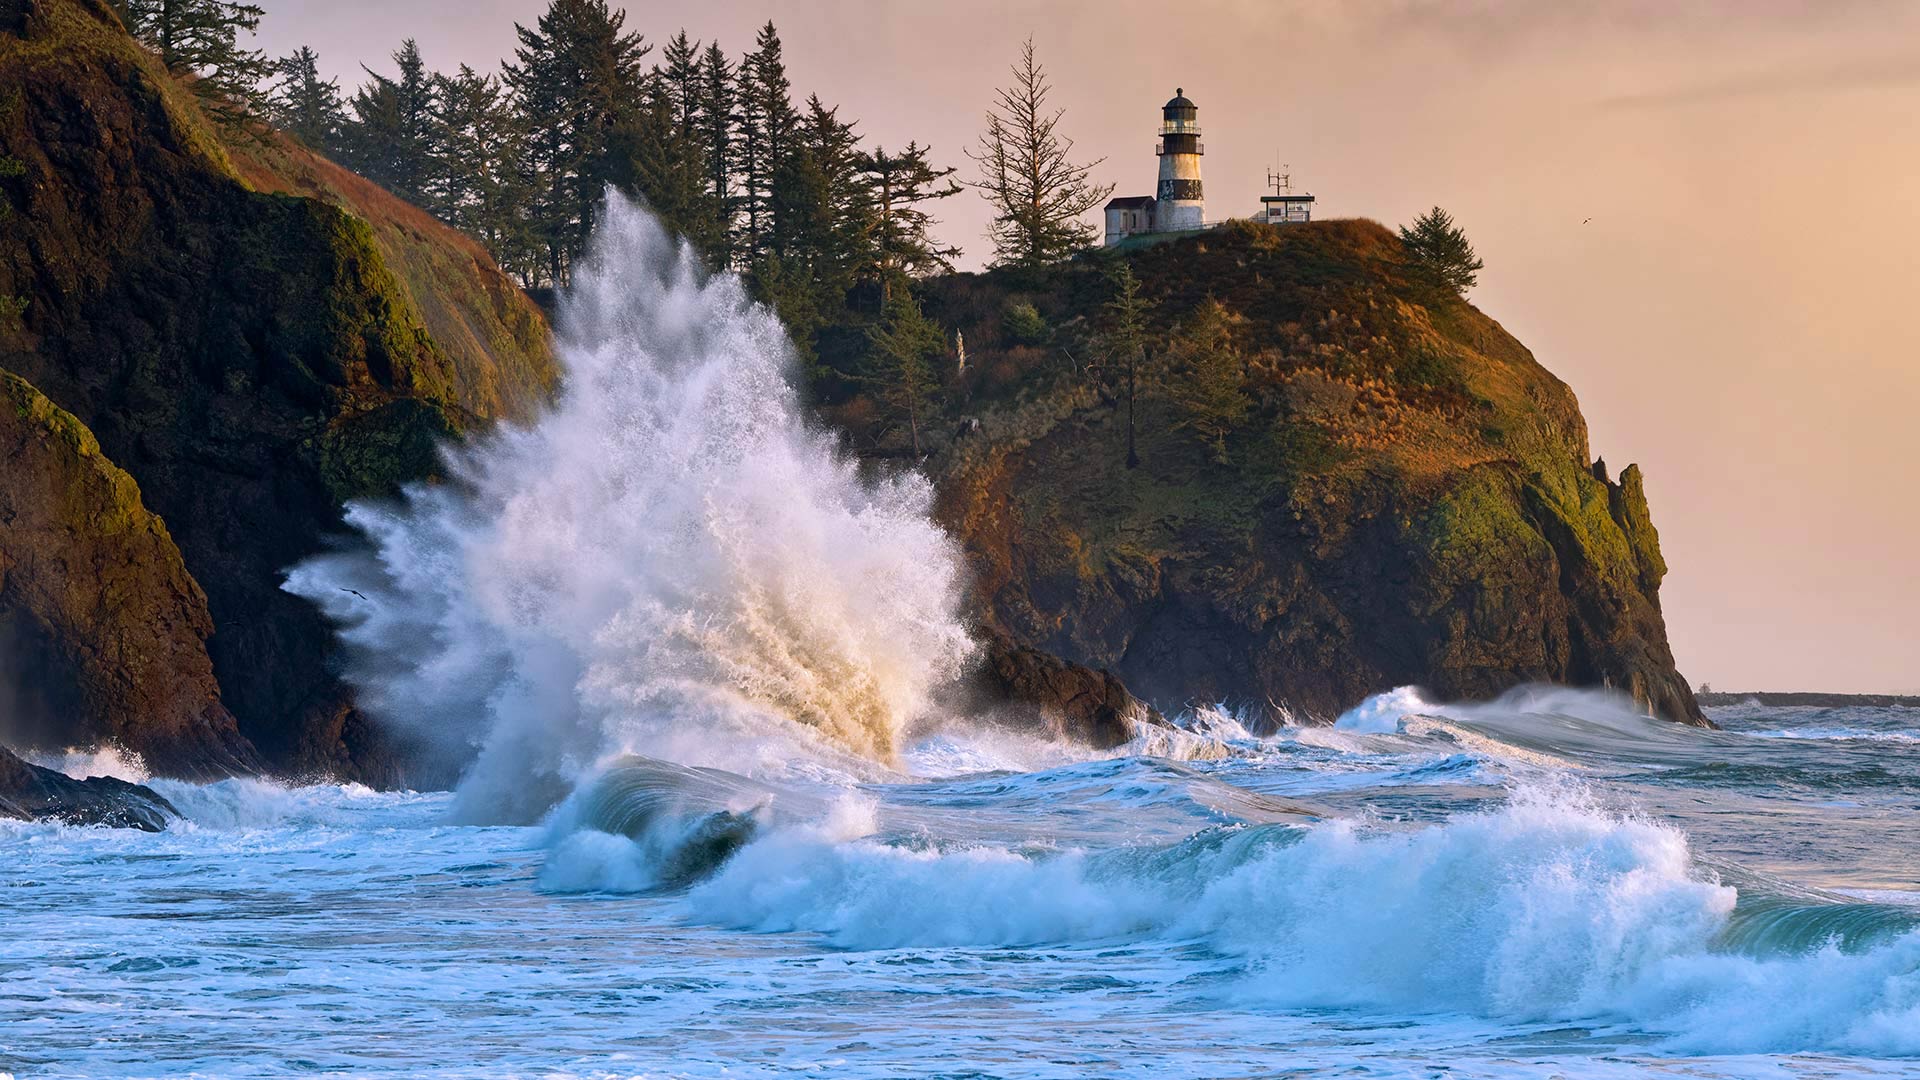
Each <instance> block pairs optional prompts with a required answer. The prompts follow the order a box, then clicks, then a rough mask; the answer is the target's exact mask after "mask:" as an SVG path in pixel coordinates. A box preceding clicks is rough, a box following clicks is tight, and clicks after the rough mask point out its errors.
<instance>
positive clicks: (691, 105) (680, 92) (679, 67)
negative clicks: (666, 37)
mask: <svg viewBox="0 0 1920 1080" xmlns="http://www.w3.org/2000/svg"><path fill="white" fill-rule="evenodd" d="M660 59H661V61H662V63H661V66H660V67H658V68H656V69H655V70H656V71H657V72H658V73H659V77H660V79H661V80H662V82H663V85H664V89H665V91H666V95H667V105H668V108H669V110H670V111H671V113H672V116H673V127H674V134H675V135H676V136H678V137H679V138H682V139H685V140H687V141H688V142H693V141H695V140H697V139H698V138H699V136H698V135H697V133H696V131H695V126H694V125H695V121H696V120H697V119H698V117H699V113H700V93H701V72H700V43H699V42H697V41H688V40H687V32H686V31H685V30H682V31H680V32H679V33H678V34H675V35H674V36H673V38H672V40H670V41H668V42H667V45H666V48H664V49H662V50H661V51H660Z"/></svg>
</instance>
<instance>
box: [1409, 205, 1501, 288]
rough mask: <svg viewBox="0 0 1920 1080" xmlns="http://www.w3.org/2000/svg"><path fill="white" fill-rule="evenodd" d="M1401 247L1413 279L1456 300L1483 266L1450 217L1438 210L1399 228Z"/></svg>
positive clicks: (1478, 276)
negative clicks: (1446, 293)
mask: <svg viewBox="0 0 1920 1080" xmlns="http://www.w3.org/2000/svg"><path fill="white" fill-rule="evenodd" d="M1400 243H1401V244H1403V245H1404V246H1405V247H1406V249H1407V260H1408V262H1409V263H1410V264H1411V268H1412V270H1413V273H1414V276H1415V277H1416V278H1418V279H1419V280H1420V281H1421V282H1423V283H1424V284H1426V285H1428V286H1431V287H1432V288H1435V289H1439V290H1444V291H1446V292H1450V293H1452V294H1453V295H1455V296H1459V295H1461V294H1462V293H1465V292H1466V291H1467V290H1468V289H1471V288H1473V286H1474V284H1475V283H1476V282H1478V281H1479V280H1480V271H1481V269H1482V268H1483V267H1484V266H1485V264H1484V263H1482V262H1481V261H1480V258H1479V256H1477V255H1475V254H1474V253H1473V245H1472V244H1470V243H1468V242H1467V234H1466V233H1465V232H1464V231H1462V230H1461V229H1460V227H1459V226H1457V225H1455V224H1454V223H1453V215H1451V214H1449V213H1447V212H1446V211H1445V210H1442V209H1440V208H1439V207H1437V206H1436V207H1434V208H1433V209H1432V210H1429V211H1427V212H1426V213H1424V214H1422V215H1420V216H1419V217H1417V218H1415V219H1414V220H1413V225H1412V226H1411V227H1409V226H1405V225H1402V226H1401V227H1400Z"/></svg>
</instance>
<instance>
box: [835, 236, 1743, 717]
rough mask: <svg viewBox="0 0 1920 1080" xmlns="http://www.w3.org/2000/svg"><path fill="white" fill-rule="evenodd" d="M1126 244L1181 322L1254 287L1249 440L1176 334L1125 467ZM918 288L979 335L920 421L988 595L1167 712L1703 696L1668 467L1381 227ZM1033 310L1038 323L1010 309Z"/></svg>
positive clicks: (877, 435)
mask: <svg viewBox="0 0 1920 1080" xmlns="http://www.w3.org/2000/svg"><path fill="white" fill-rule="evenodd" d="M1115 259H1125V260H1127V261H1128V262H1129V263H1130V264H1131V265H1132V268H1133V270H1134V272H1135V274H1136V275H1137V276H1138V277H1139V279H1140V280H1141V282H1142V283H1143V285H1142V291H1143V294H1144V295H1145V296H1146V297H1147V298H1148V299H1149V300H1150V301H1151V302H1152V304H1153V318H1152V322H1153V327H1152V329H1153V331H1154V332H1155V333H1156V334H1159V333H1165V332H1170V331H1173V330H1174V329H1176V328H1177V327H1178V326H1179V324H1180V323H1181V322H1182V321H1183V320H1185V319H1187V318H1188V317H1189V316H1190V315H1191V314H1192V313H1193V312H1194V311H1195V310H1196V308H1197V307H1198V306H1199V305H1200V304H1201V303H1202V302H1203V301H1206V300H1208V299H1213V300H1217V301H1219V302H1220V303H1221V304H1223V305H1224V306H1225V307H1226V309H1227V311H1228V323H1229V336H1230V337H1231V340H1232V343H1233V345H1234V347H1235V349H1236V350H1237V351H1238V353H1239V355H1240V357H1241V359H1242V365H1241V370H1242V378H1241V380H1240V385H1239V392H1240V393H1242V394H1244V395H1245V398H1246V409H1245V414H1244V416H1242V417H1241V418H1240V419H1238V420H1237V421H1235V422H1234V423H1233V424H1232V425H1231V429H1230V430H1229V431H1228V432H1227V434H1226V436H1225V439H1224V442H1223V443H1222V444H1221V447H1222V448H1224V455H1225V461H1224V462H1222V461H1221V460H1219V457H1220V454H1219V453H1218V452H1217V448H1216V447H1215V446H1213V445H1212V444H1210V443H1209V442H1208V441H1207V440H1205V439H1202V438H1199V437H1197V436H1196V434H1195V433H1194V431H1193V429H1192V428H1191V427H1189V426H1188V424H1187V422H1186V420H1187V418H1186V416H1185V415H1184V414H1183V413H1182V412H1181V411H1180V408H1179V406H1178V405H1177V404H1176V402H1175V401H1174V394H1173V393H1171V392H1170V391H1171V388H1172V387H1173V386H1175V385H1177V384H1178V382H1179V379H1180V377H1181V373H1180V372H1179V371H1178V370H1175V368H1176V367H1177V365H1176V364H1175V363H1174V362H1172V361H1168V360H1166V359H1165V358H1164V357H1161V358H1153V359H1150V362H1149V363H1148V364H1147V365H1146V371H1145V374H1144V377H1143V380H1142V386H1143V389H1142V391H1141V393H1140V394H1139V399H1138V401H1137V403H1136V413H1137V425H1136V426H1137V433H1138V439H1139V455H1140V464H1139V466H1138V467H1137V468H1131V467H1129V466H1128V464H1127V450H1126V448H1127V434H1126V417H1127V409H1126V407H1125V404H1124V402H1123V401H1122V400H1121V397H1120V396H1119V392H1118V390H1117V389H1116V383H1115V381H1114V380H1113V379H1112V378H1111V377H1110V375H1103V374H1102V373H1101V371H1100V370H1099V368H1100V364H1099V360H1100V357H1101V344H1100V338H1099V331H1100V328H1101V324H1102V322H1103V319H1104V317H1105V316H1104V313H1103V310H1102V305H1103V304H1105V302H1106V301H1107V299H1108V298H1109V296H1110V295H1111V293H1112V288H1113V287H1112V285H1111V283H1110V282H1109V280H1108V279H1107V273H1108V271H1110V270H1111V269H1112V267H1111V265H1110V264H1111V262H1112V261H1113V260H1115ZM922 291H923V292H924V303H925V308H926V311H927V313H928V315H929V316H931V317H933V318H934V319H936V320H937V321H938V322H939V323H940V324H941V325H942V326H943V327H945V328H946V329H947V330H948V331H949V332H950V333H956V332H957V333H958V334H961V335H964V341H965V344H966V353H967V361H966V364H965V367H964V369H963V370H960V371H958V372H957V373H955V374H953V375H952V377H951V379H950V382H949V384H948V385H947V387H946V390H945V395H944V397H943V399H942V404H941V409H942V410H943V413H942V415H941V417H940V418H939V419H936V420H928V419H924V418H923V419H922V420H921V423H920V429H921V431H922V433H923V435H924V434H925V433H926V432H929V431H932V432H934V433H935V434H934V436H933V437H932V439H931V443H932V448H931V456H930V457H929V458H928V460H927V462H926V468H927V469H928V471H929V472H930V474H931V475H932V476H933V477H934V479H935V482H936V484H937V486H938V489H939V492H940V502H939V507H938V511H937V512H938V515H939V518H940V520H941V522H942V523H943V524H945V525H946V526H947V528H948V529H949V530H950V531H951V532H953V534H954V535H955V536H956V537H958V538H959V539H960V540H961V542H962V543H963V544H964V545H965V547H966V551H967V555H968V560H969V566H970V569H971V571H972V580H973V583H974V603H973V609H974V610H975V611H976V612H977V613H978V616H979V618H980V619H981V621H982V622H984V623H985V624H986V625H988V626H989V627H992V628H994V629H995V630H997V631H999V632H1001V633H1004V634H1005V635H1006V636H1007V637H1008V638H1010V639H1011V640H1013V641H1015V642H1018V643H1019V644H1020V645H1022V646H1024V647H1029V648H1036V649H1040V650H1044V651H1045V652H1047V653H1051V654H1053V655H1055V656H1058V657H1060V658H1062V659H1064V660H1067V661H1070V662H1074V663H1078V664H1082V665H1085V666H1086V667H1088V668H1092V669H1107V670H1110V671H1112V672H1113V673H1114V674H1116V675H1117V676H1118V677H1119V678H1121V679H1123V680H1125V682H1126V685H1127V686H1128V687H1130V688H1131V689H1132V690H1133V691H1134V692H1135V693H1137V694H1139V695H1140V696H1142V697H1143V698H1145V699H1147V700H1149V701H1151V702H1153V703H1154V704H1155V705H1158V706H1159V707H1161V708H1162V709H1169V710H1178V709H1181V708H1184V707H1186V706H1188V705H1192V704H1211V703H1213V702H1219V701H1226V702H1228V703H1230V704H1232V705H1234V706H1236V707H1238V708H1244V709H1249V710H1251V711H1252V712H1253V713H1256V714H1257V713H1262V712H1264V713H1266V714H1267V715H1268V716H1269V717H1270V718H1273V719H1280V718H1293V719H1297V720H1302V721H1305V720H1312V719H1322V720H1331V719H1332V718H1333V717H1335V716H1338V715H1339V714H1340V713H1341V712H1342V711H1343V710H1345V709H1347V708H1350V707H1352V706H1353V705H1355V704H1357V703H1359V702H1360V701H1362V700H1363V699H1365V698H1366V697H1367V696H1368V695H1369V694H1371V693H1374V692H1376V691H1378V690H1379V689H1380V688H1382V687H1388V686H1396V685H1406V684H1418V685H1420V686H1422V687H1424V688H1426V689H1427V690H1428V691H1429V693H1430V694H1431V695H1432V696H1434V697H1435V698H1439V699H1476V698H1491V697H1493V696H1495V695H1497V694H1499V693H1500V692H1502V691H1504V690H1506V689H1508V688H1510V687H1513V686H1516V685H1520V684H1524V683H1533V682H1547V683H1560V684H1566V685H1572V686H1610V687H1613V688H1616V689H1619V690H1621V691H1623V692H1625V693H1627V694H1630V695H1631V696H1633V697H1634V698H1635V699H1637V700H1638V701H1639V702H1640V703H1641V706H1642V707H1643V708H1645V709H1647V710H1649V711H1650V712H1653V713H1655V714H1658V715H1661V716H1664V717H1667V718H1668V719H1672V720H1679V721H1684V722H1687V723H1694V724H1701V723H1705V722H1706V720H1705V718H1704V716H1703V714H1702V713H1701V712H1700V708H1699V706H1698V705H1697V704H1696V703H1695V701H1694V698H1693V694H1692V691H1691V690H1690V689H1689V688H1688V686H1687V683H1686V681H1685V680H1684V679H1683V678H1681V676H1680V674H1679V673H1678V672H1677V671H1676V670H1675V666H1674V660H1673V654H1672V651H1671V649H1670V648H1669V646H1668V643H1667V633H1666V626H1665V622H1664V619H1663V617H1662V615H1661V611H1660V596H1659V586H1660V581H1661V579H1662V578H1663V577H1664V575H1665V574H1666V563H1665V562H1664V560H1663V559H1662V558H1661V554H1660V546H1659V538H1658V534H1657V533H1656V532H1655V530H1654V527H1653V522H1652V515H1651V513H1650V511H1649V509H1648V506H1647V500H1646V493H1645V490H1644V485H1643V480H1642V476H1641V473H1640V470H1639V469H1638V468H1637V467H1629V468H1627V469H1626V470H1625V471H1624V472H1623V473H1621V474H1620V475H1619V476H1618V478H1615V477H1614V476H1613V475H1612V474H1611V473H1610V472H1609V471H1608V470H1607V468H1606V466H1605V465H1604V464H1602V463H1601V462H1599V461H1597V460H1595V459H1594V457H1593V455H1592V453H1591V451H1590V449H1589V447H1588V444H1587V428H1586V423H1585V421H1584V420H1583V419H1582V417H1581V415H1580V409H1579V404H1578V402H1577V401H1575V399H1574V395H1573V392H1572V391H1571V390H1570V389H1569V388H1568V387H1567V385H1566V384H1565V383H1563V382H1561V381H1560V380H1559V379H1558V378H1556V377H1554V375H1553V374H1552V373H1551V372H1549V371H1548V370H1547V369H1546V368H1545V367H1543V366H1541V365H1540V364H1539V363H1538V362H1537V361H1536V360H1535V359H1534V357H1533V355H1532V354H1531V353H1530V352H1528V350H1527V349H1526V348H1525V346H1523V345H1521V344H1520V343H1519V342H1518V341H1516V340H1514V339H1513V337H1512V336H1510V335H1509V334H1507V333H1506V331H1505V330H1503V329H1502V328H1501V327H1500V325H1499V324H1498V323H1496V322H1494V321H1493V320H1492V319H1490V318H1488V317H1487V316H1486V315H1484V314H1482V313H1481V312H1480V311H1478V310H1476V309H1475V308H1474V307H1473V306H1471V305H1470V304H1467V303H1465V302H1464V301H1462V300H1459V299H1458V298H1456V297H1453V296H1451V295H1446V296H1436V295H1434V294H1433V293H1432V291H1431V290H1430V289H1427V288H1425V287H1423V286H1421V285H1420V284H1419V283H1418V281H1417V280H1415V279H1413V278H1412V277H1411V276H1410V275H1409V274H1408V273H1407V270H1406V266H1405V262H1404V259H1403V257H1402V253H1401V249H1400V244H1399V241H1398V240H1397V239H1396V238H1395V237H1394V236H1393V234H1392V233H1390V232H1389V231H1388V230H1386V229H1384V228H1382V227H1380V226H1379V225H1377V224H1375V223H1373V222H1368V221H1326V222H1315V223H1312V224H1307V225H1291V226H1283V227H1282V226H1269V225H1260V224H1254V223H1251V222H1240V223H1235V224H1233V225H1230V226H1228V227H1226V228H1222V229H1219V230H1217V231H1213V232H1208V233H1206V234H1204V235H1200V236H1194V237H1189V238H1185V239H1178V240H1173V241H1171V242H1167V243H1162V244H1158V245H1154V246H1151V247H1148V248H1146V249H1144V250H1140V251H1135V252H1130V253H1126V254H1120V255H1115V254H1112V253H1092V254H1089V255H1088V256H1087V257H1084V258H1082V259H1080V260H1076V261H1075V262H1074V263H1073V264H1071V265H1068V266H1066V267H1062V268H1060V269H1058V270H1054V271H1048V272H1045V273H1040V274H1034V273H1032V272H1016V271H1011V270H997V271H993V272H990V273H987V274H981V275H972V274H961V275H955V276H951V277H947V278H940V279H935V280H932V281H928V282H926V283H925V284H924V286H923V287H922ZM1028 305H1031V309H1032V311H1034V312H1036V313H1037V315H1038V319H1037V320H1036V319H1035V318H1033V317H1031V316H1029V317H1024V318H1022V319H1020V320H1013V319H1009V318H1008V317H1007V313H1008V312H1011V311H1015V310H1021V311H1025V310H1027V307H1028ZM849 342H852V343H853V344H851V345H849V344H848V343H849ZM821 344H822V347H823V354H824V363H825V364H826V365H827V366H829V367H831V368H835V369H843V370H851V371H857V370H859V367H858V365H859V364H860V363H861V360H860V359H859V357H858V356H857V355H854V354H852V353H851V352H847V351H844V350H845V349H853V348H857V347H858V340H857V339H856V338H854V337H852V336H849V335H845V334H841V335H837V336H836V335H828V336H823V338H822V340H821ZM836 345H839V346H843V347H844V348H843V351H842V352H840V353H836V352H834V348H835V346H836ZM1155 348H1156V349H1157V348H1159V346H1157V345H1156V346H1155ZM949 362H950V363H953V362H954V360H952V359H950V360H949ZM950 370H951V369H950ZM846 385H850V386H851V385H857V383H849V384H846ZM829 389H830V390H831V387H829ZM827 411H828V413H829V415H830V416H832V417H833V418H834V419H835V420H836V421H837V422H838V423H840V424H841V425H842V426H843V427H844V428H845V429H846V430H847V432H848V433H849V440H850V442H851V443H852V444H853V445H855V446H858V447H862V448H864V449H865V450H866V451H867V452H869V453H872V454H875V455H876V456H880V457H887V456H891V455H895V454H898V453H901V452H904V450H905V449H906V442H905V440H906V434H905V431H904V428H903V427H902V426H900V425H896V424H895V422H894V421H893V419H892V418H891V415H890V413H889V411H888V410H887V409H886V408H885V407H884V405H883V404H881V403H877V402H875V401H874V400H872V399H870V398H868V397H865V396H856V397H853V398H850V399H845V400H841V401H838V402H836V403H834V404H832V405H830V406H829V408H828V410H827Z"/></svg>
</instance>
